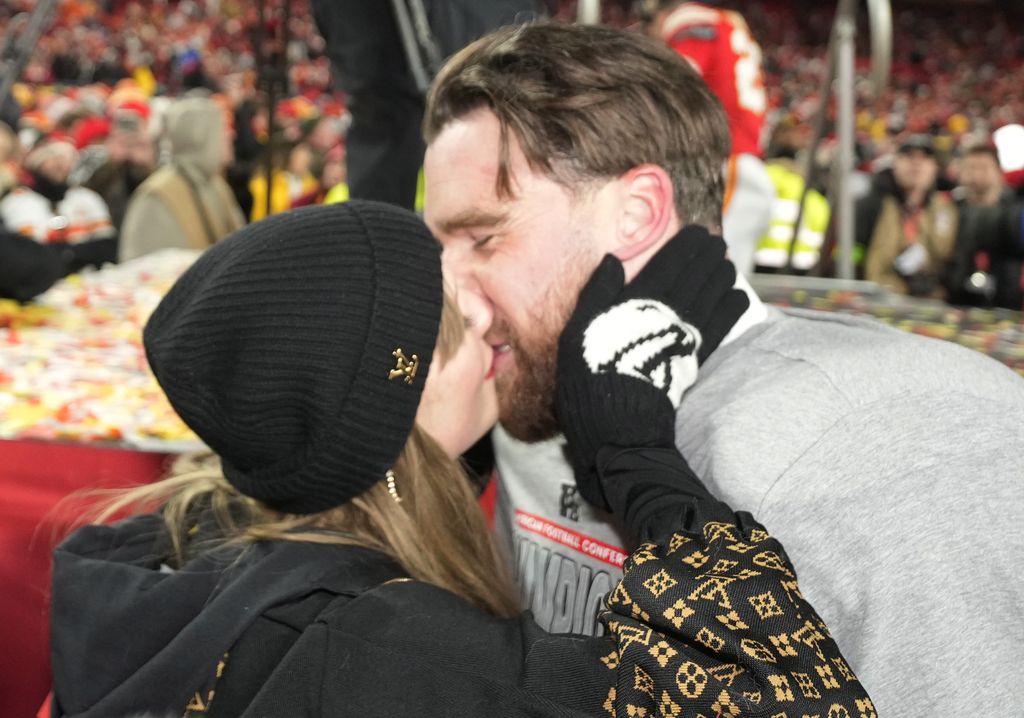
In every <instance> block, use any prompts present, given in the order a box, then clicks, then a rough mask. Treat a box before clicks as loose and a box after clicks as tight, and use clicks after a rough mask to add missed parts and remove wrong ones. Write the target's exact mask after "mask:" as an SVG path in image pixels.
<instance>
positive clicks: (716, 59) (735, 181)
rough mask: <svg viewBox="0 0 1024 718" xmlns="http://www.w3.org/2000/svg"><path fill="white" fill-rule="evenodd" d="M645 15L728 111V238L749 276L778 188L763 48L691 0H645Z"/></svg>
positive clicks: (737, 25)
mask: <svg viewBox="0 0 1024 718" xmlns="http://www.w3.org/2000/svg"><path fill="white" fill-rule="evenodd" d="M642 12H643V16H644V21H645V22H644V26H645V29H646V32H647V34H648V35H650V36H651V37H654V38H656V39H659V40H662V41H663V42H665V43H667V44H668V46H669V47H671V48H672V49H673V50H675V51H676V52H678V53H679V54H680V55H682V56H683V57H684V58H686V59H687V60H689V62H690V64H691V65H692V66H693V67H694V68H695V69H696V70H697V72H698V73H700V75H701V77H703V78H704V81H705V82H706V83H707V84H708V87H710V88H711V91H712V92H713V93H714V94H715V96H716V97H717V98H718V100H719V102H721V103H722V108H723V109H724V110H725V115H726V118H727V119H728V121H729V134H730V136H731V138H732V156H731V157H730V158H729V162H728V165H727V167H726V195H725V205H724V207H723V215H722V235H723V236H724V237H725V241H726V242H727V243H728V244H729V257H730V259H732V261H733V262H734V263H735V264H736V267H737V268H738V269H739V270H740V271H741V272H744V273H745V274H750V273H751V272H753V270H754V253H755V249H756V247H757V245H758V242H759V241H760V239H761V237H762V236H764V234H765V233H766V232H767V231H768V226H769V222H770V220H771V211H772V201H773V200H774V199H775V185H774V184H773V183H772V179H771V177H770V176H769V174H768V172H767V171H766V169H765V166H764V163H763V162H762V161H761V154H762V153H761V134H762V130H763V127H764V117H765V112H766V111H767V109H768V99H767V96H766V94H765V88H764V74H763V72H762V68H761V63H762V61H761V46H760V45H758V44H757V41H756V40H755V39H754V37H753V35H752V34H751V32H750V28H749V27H748V26H747V22H746V20H744V19H743V16H742V15H740V14H739V13H738V12H736V11H734V10H721V9H718V8H715V7H711V6H710V4H707V3H697V2H689V1H688V0H645V2H643V3H642Z"/></svg>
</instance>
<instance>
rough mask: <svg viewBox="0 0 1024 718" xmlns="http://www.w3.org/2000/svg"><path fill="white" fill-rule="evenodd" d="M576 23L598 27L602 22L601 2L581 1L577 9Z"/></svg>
mask: <svg viewBox="0 0 1024 718" xmlns="http://www.w3.org/2000/svg"><path fill="white" fill-rule="evenodd" d="M576 22H578V23H579V24H580V25H597V24H598V23H600V22H601V0H579V4H578V5H577V7H576Z"/></svg>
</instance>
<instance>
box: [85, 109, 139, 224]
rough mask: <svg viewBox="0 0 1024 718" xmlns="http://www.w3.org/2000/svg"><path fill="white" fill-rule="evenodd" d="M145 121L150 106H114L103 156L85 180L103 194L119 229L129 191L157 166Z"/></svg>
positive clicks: (131, 191)
mask: <svg viewBox="0 0 1024 718" xmlns="http://www.w3.org/2000/svg"><path fill="white" fill-rule="evenodd" d="M148 121H149V109H148V107H146V106H144V105H140V106H136V105H132V106H122V107H119V108H117V109H115V110H114V111H113V113H112V120H111V124H110V134H109V135H108V136H107V139H106V142H105V144H104V149H105V157H106V159H105V160H104V162H103V163H102V164H101V165H100V166H99V167H98V168H97V169H96V171H95V172H93V173H92V175H91V176H90V177H89V178H88V179H87V180H85V183H84V184H85V186H86V187H88V188H89V189H91V190H93V191H94V192H97V193H98V194H99V195H100V196H101V197H103V200H104V201H105V202H106V203H107V207H109V208H110V218H111V220H112V221H113V223H114V226H115V227H116V228H118V230H120V229H121V227H122V225H123V224H124V216H125V212H127V211H128V201H129V199H130V198H131V196H132V194H133V193H134V192H135V190H137V189H138V188H139V187H141V186H142V183H143V182H145V181H146V178H148V177H149V176H150V175H151V174H152V173H153V171H154V170H155V169H156V145H155V143H154V142H153V140H152V138H151V137H150V135H149V127H148Z"/></svg>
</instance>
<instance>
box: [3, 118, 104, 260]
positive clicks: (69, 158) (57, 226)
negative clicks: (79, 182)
mask: <svg viewBox="0 0 1024 718" xmlns="http://www.w3.org/2000/svg"><path fill="white" fill-rule="evenodd" d="M77 157H78V152H77V150H76V149H75V146H74V144H73V143H72V142H71V141H70V139H69V138H67V137H66V136H63V135H58V134H51V135H49V136H46V137H44V138H42V139H41V140H39V141H38V142H37V143H36V144H35V146H34V147H32V149H31V150H30V151H29V152H28V154H27V155H26V156H25V160H24V173H23V177H22V179H21V181H20V182H19V184H18V186H16V187H15V188H14V189H12V190H11V191H10V192H9V193H8V194H7V195H6V196H5V197H4V198H3V199H2V200H0V222H2V223H3V225H4V226H5V227H6V228H7V229H8V230H11V231H13V232H16V233H18V234H21V235H24V236H26V237H31V238H32V239H34V240H35V241H37V242H39V243H42V244H46V243H75V244H84V243H89V246H90V249H92V250H93V251H95V255H94V259H95V261H94V262H92V263H93V264H96V265H97V266H98V265H100V264H103V263H104V262H112V261H115V259H116V257H117V237H116V234H117V233H116V230H115V229H114V226H113V224H112V223H111V221H110V212H109V210H108V209H107V206H106V204H105V203H104V201H103V198H102V197H100V196H99V195H98V194H96V193H95V192H93V191H92V190H90V189H87V188H85V187H71V186H69V185H68V176H69V175H70V173H71V169H72V168H73V167H74V165H75V162H76V160H77Z"/></svg>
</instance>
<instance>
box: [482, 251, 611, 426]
mask: <svg viewBox="0 0 1024 718" xmlns="http://www.w3.org/2000/svg"><path fill="white" fill-rule="evenodd" d="M565 266H566V270H565V271H564V272H563V276H562V277H561V278H560V280H559V281H558V284H557V286H554V287H552V288H551V289H550V290H549V291H548V292H547V296H546V297H545V299H544V300H543V301H542V302H540V304H539V305H538V311H537V312H536V313H535V315H534V317H533V321H532V323H531V330H532V331H531V333H530V336H524V335H522V334H520V333H518V332H516V331H515V330H514V329H513V328H512V327H511V326H509V325H508V324H504V323H503V322H501V321H500V320H496V322H495V324H496V326H497V327H498V328H499V329H500V332H501V334H502V335H503V336H504V337H506V341H507V342H508V344H509V345H511V347H512V350H513V351H514V352H515V369H514V370H513V371H512V372H509V373H508V374H507V375H505V376H502V375H500V374H499V375H498V376H497V377H496V379H495V386H496V388H497V391H498V409H499V418H500V421H501V425H502V427H504V429H505V431H507V432H508V433H509V435H510V436H512V437H513V438H516V439H518V440H520V441H525V442H528V443H534V442H538V441H545V440H547V439H550V438H552V437H553V436H555V435H556V434H558V433H559V432H560V431H561V428H560V427H559V425H558V419H557V418H556V417H555V381H556V375H557V370H558V340H559V337H560V336H561V334H562V329H563V328H564V327H565V324H566V322H568V321H569V316H570V315H571V314H572V312H573V310H574V309H575V308H576V299H577V297H578V296H579V292H580V289H582V287H583V285H584V283H585V282H586V280H587V278H588V277H589V276H590V273H591V271H592V270H593V263H592V262H588V261H587V260H586V259H585V258H584V256H580V255H577V256H576V257H574V258H571V259H570V260H569V261H568V262H566V265H565Z"/></svg>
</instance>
